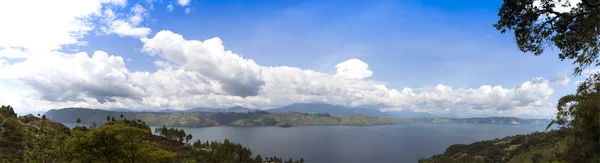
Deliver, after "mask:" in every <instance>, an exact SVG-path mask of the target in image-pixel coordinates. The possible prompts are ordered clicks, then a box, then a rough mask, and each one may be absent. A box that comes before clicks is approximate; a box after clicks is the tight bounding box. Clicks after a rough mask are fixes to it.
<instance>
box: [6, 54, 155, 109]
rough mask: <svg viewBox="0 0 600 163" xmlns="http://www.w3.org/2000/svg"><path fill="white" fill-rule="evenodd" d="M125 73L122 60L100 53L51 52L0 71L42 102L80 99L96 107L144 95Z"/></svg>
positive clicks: (126, 71)
mask: <svg viewBox="0 0 600 163" xmlns="http://www.w3.org/2000/svg"><path fill="white" fill-rule="evenodd" d="M128 73H129V71H128V70H127V68H125V63H124V62H123V58H121V57H119V56H109V55H108V54H107V53H106V52H102V51H96V52H95V53H94V54H93V55H92V57H88V55H87V54H86V53H77V54H64V53H59V52H53V53H48V54H44V55H40V56H39V57H35V58H29V59H27V60H26V61H24V62H19V63H15V64H13V65H11V66H8V67H6V68H3V69H0V74H8V75H6V76H3V77H4V78H13V79H18V80H21V81H22V82H23V83H24V84H26V85H29V86H31V87H32V88H33V89H34V90H36V91H37V92H38V93H39V95H40V96H41V98H42V99H44V100H47V101H56V102H65V101H81V100H84V97H89V98H94V99H96V100H97V101H98V102H100V103H105V102H114V101H115V99H114V97H123V98H131V99H140V98H141V96H142V95H143V94H144V92H143V91H142V90H141V89H139V88H137V87H135V86H133V85H131V84H130V83H129V81H128ZM0 78H2V77H0Z"/></svg>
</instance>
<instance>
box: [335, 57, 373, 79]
mask: <svg viewBox="0 0 600 163" xmlns="http://www.w3.org/2000/svg"><path fill="white" fill-rule="evenodd" d="M335 68H337V73H336V76H339V77H344V78H351V79H363V78H368V77H370V76H371V75H373V72H372V71H371V70H369V65H368V64H367V63H365V62H363V61H361V60H358V59H350V60H347V61H344V62H342V63H339V64H337V65H335Z"/></svg>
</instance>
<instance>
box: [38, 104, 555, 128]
mask: <svg viewBox="0 0 600 163" xmlns="http://www.w3.org/2000/svg"><path fill="white" fill-rule="evenodd" d="M45 115H46V116H47V117H48V118H49V119H52V120H55V121H59V122H66V123H74V122H75V121H76V119H77V118H80V119H81V123H84V124H91V123H96V124H103V123H105V122H107V121H110V120H111V118H112V117H115V118H119V117H120V116H121V115H123V118H126V119H140V120H143V121H145V122H146V123H148V125H151V126H162V125H165V126H172V127H206V126H218V125H233V126H282V127H290V126H301V125H383V124H399V123H434V124H444V123H472V124H548V123H549V120H544V119H520V118H514V117H487V118H422V119H405V118H403V119H394V118H390V117H376V116H365V115H358V114H357V115H351V116H335V115H330V114H328V113H315V114H309V113H299V112H272V113H269V112H265V111H252V112H245V113H238V112H117V111H105V110H99V109H86V108H65V109H58V110H50V111H48V112H47V113H46V114H45Z"/></svg>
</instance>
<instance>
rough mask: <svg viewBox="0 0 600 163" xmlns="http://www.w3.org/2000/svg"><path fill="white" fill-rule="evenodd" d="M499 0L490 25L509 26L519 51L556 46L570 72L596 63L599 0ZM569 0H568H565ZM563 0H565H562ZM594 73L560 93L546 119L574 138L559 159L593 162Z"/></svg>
mask: <svg viewBox="0 0 600 163" xmlns="http://www.w3.org/2000/svg"><path fill="white" fill-rule="evenodd" d="M534 1H535V0H505V1H504V4H503V5H502V7H501V8H500V10H499V12H498V15H499V16H500V20H498V22H497V23H496V24H494V27H496V29H497V30H500V32H501V33H505V32H507V31H513V33H514V36H515V39H516V43H517V46H518V47H519V49H520V50H521V51H523V52H531V53H533V54H534V55H541V54H542V53H543V52H544V49H545V48H546V47H556V48H557V49H558V50H559V51H560V52H559V54H558V57H559V59H561V60H573V64H574V65H575V69H574V70H573V75H574V76H579V75H581V74H582V72H583V71H584V70H585V69H587V68H592V67H597V66H600V59H599V58H598V54H599V52H600V40H599V39H598V38H599V36H600V30H598V29H599V28H600V14H599V13H600V1H598V0H581V2H580V3H578V4H569V3H565V1H564V0H563V1H562V3H558V4H557V3H555V2H554V1H553V0H538V1H536V2H539V5H534ZM571 1H573V0H571ZM567 2H568V1H567ZM561 4H564V5H563V7H570V8H571V10H570V11H568V12H559V11H557V10H555V8H556V7H558V5H561ZM598 100H600V74H599V73H597V72H596V73H595V74H591V75H590V76H588V77H587V79H586V80H585V81H584V82H582V83H580V85H579V87H578V88H577V92H576V93H575V94H572V95H567V96H564V97H562V98H561V99H560V100H559V102H558V105H557V110H558V113H557V115H556V119H554V120H553V121H552V123H550V125H548V126H549V127H550V126H551V125H552V124H558V125H560V126H562V127H567V128H569V129H570V131H571V132H572V134H573V136H574V139H573V140H572V141H570V144H569V145H568V147H567V148H568V150H567V154H564V155H563V156H564V158H563V159H564V160H566V161H569V162H598V161H599V160H600V158H599V156H600V145H599V144H598V143H599V141H598V140H599V139H600V111H599V110H600V103H598Z"/></svg>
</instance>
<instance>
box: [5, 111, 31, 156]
mask: <svg viewBox="0 0 600 163" xmlns="http://www.w3.org/2000/svg"><path fill="white" fill-rule="evenodd" d="M9 107H10V106H9ZM4 111H5V112H4ZM0 112H1V113H0V122H2V123H0V160H4V159H6V160H15V159H16V160H21V159H22V156H23V150H24V149H25V141H26V140H25V134H24V131H23V127H22V126H21V125H20V124H19V122H18V121H17V118H15V117H12V116H13V114H12V113H10V112H9V109H8V108H7V107H4V106H2V108H0ZM7 113H8V114H7ZM5 115H7V116H5ZM17 162H22V161H17Z"/></svg>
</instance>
